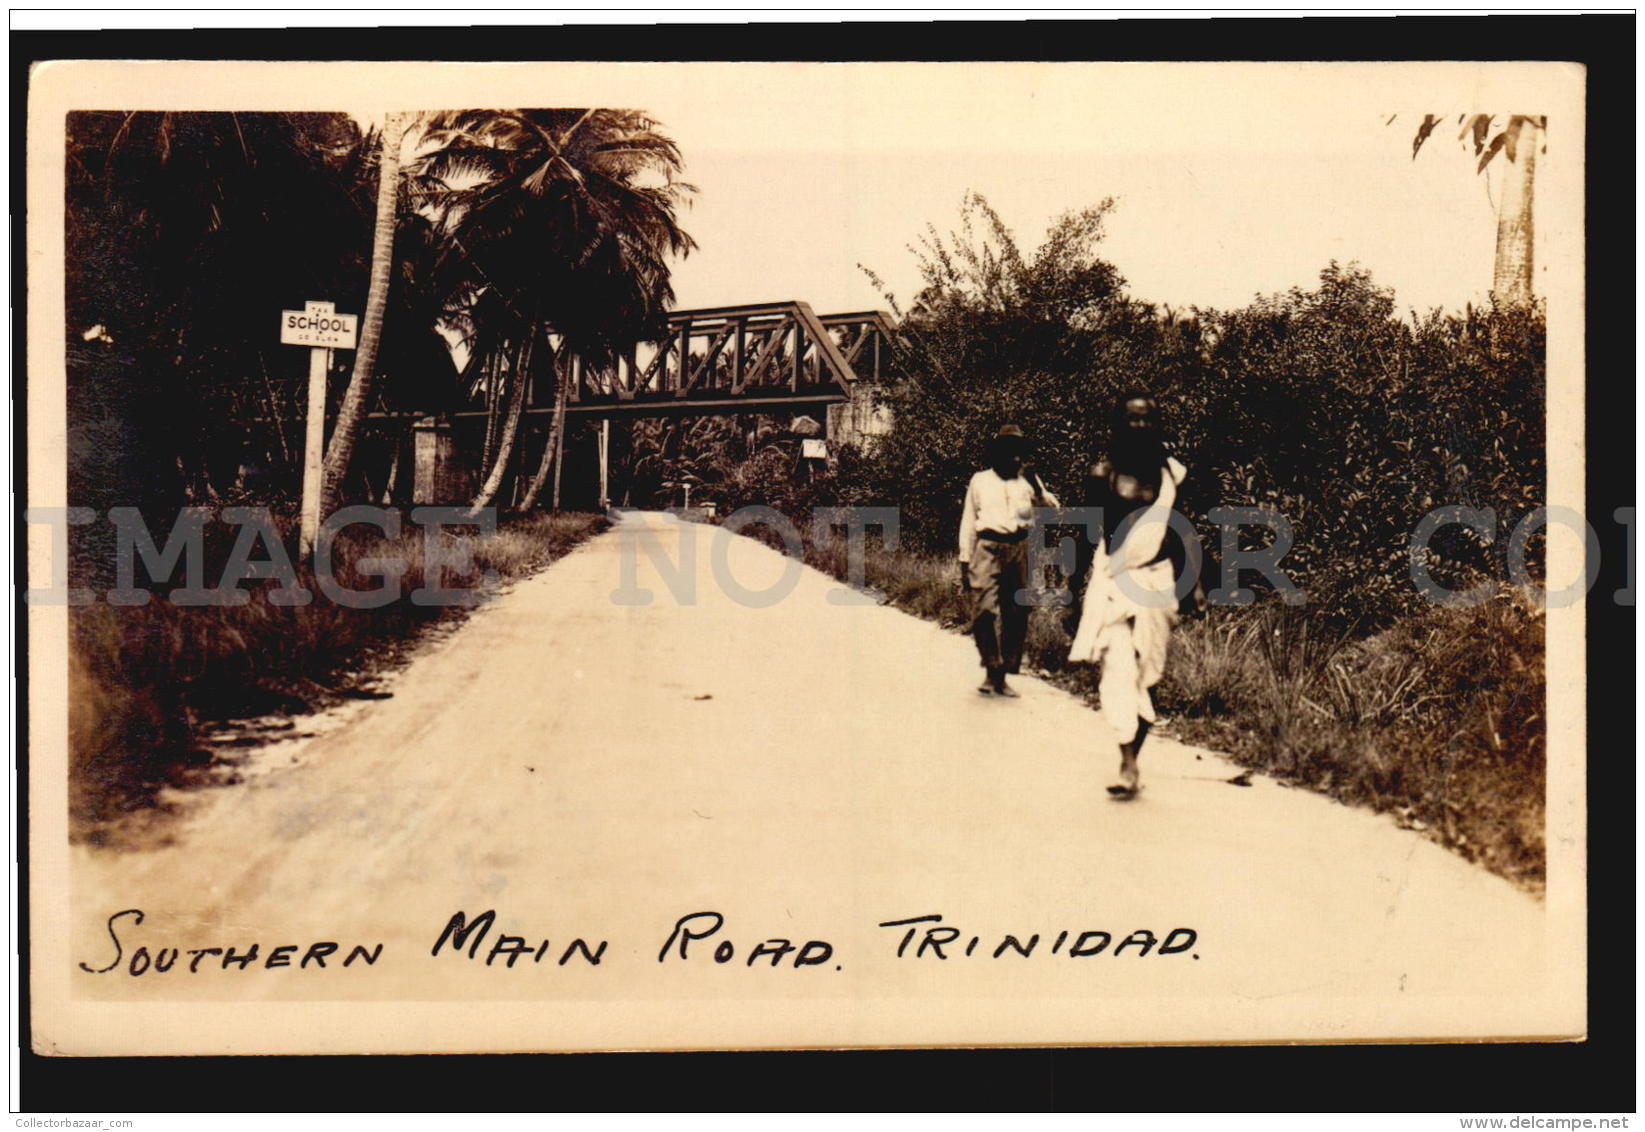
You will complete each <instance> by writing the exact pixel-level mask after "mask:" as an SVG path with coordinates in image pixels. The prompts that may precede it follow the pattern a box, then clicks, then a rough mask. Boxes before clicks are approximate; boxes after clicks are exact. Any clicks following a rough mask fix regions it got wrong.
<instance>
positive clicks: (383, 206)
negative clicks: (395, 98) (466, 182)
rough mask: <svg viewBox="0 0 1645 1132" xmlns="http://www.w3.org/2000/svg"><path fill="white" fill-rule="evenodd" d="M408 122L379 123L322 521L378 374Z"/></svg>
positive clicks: (396, 115) (401, 118)
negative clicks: (365, 274) (354, 333)
mask: <svg viewBox="0 0 1645 1132" xmlns="http://www.w3.org/2000/svg"><path fill="white" fill-rule="evenodd" d="M409 124H410V119H409V118H408V117H407V116H406V114H405V113H404V112H403V111H390V112H389V113H388V114H387V115H386V116H385V117H384V119H383V140H382V155H381V157H380V158H379V159H378V164H377V222H376V225H375V226H374V227H373V229H372V235H371V283H370V286H369V288H368V289H367V291H366V310H365V317H364V318H363V319H361V326H360V342H359V347H358V348H357V349H356V350H355V352H354V372H353V373H351V374H350V375H349V379H348V392H347V393H345V394H344V395H343V405H342V408H341V409H340V410H338V413H337V425H336V429H335V431H334V432H333V433H332V437H331V447H330V449H329V450H328V451H327V452H326V464H325V477H324V480H325V488H324V490H323V491H321V493H320V517H321V521H322V522H323V521H324V520H325V516H326V515H328V514H330V513H331V511H332V510H333V509H334V508H335V507H336V505H337V495H338V492H339V491H340V490H341V488H342V485H343V477H344V476H346V475H347V474H348V465H349V461H350V460H351V459H353V457H354V444H355V441H356V440H357V439H358V438H359V434H360V424H361V422H362V421H363V420H364V419H365V415H366V411H367V409H368V408H370V405H371V385H372V381H373V379H374V377H375V376H376V374H375V371H376V368H377V345H378V343H379V342H381V341H382V334H383V312H384V311H385V310H386V309H387V307H388V286H389V278H390V275H391V273H392V269H393V267H394V225H395V220H396V218H397V216H398V205H399V196H400V143H401V141H402V140H403V139H404V137H405V133H406V127H407V126H408V125H409Z"/></svg>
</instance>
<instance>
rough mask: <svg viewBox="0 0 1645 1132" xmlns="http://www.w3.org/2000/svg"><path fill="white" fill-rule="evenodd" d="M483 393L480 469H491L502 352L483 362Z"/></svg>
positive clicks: (495, 447) (495, 449)
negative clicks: (484, 396)
mask: <svg viewBox="0 0 1645 1132" xmlns="http://www.w3.org/2000/svg"><path fill="white" fill-rule="evenodd" d="M484 373H485V391H486V436H485V443H484V444H482V445H481V446H480V467H482V468H489V467H491V461H492V460H493V459H495V458H496V455H497V416H498V413H499V412H500V408H499V406H500V405H501V403H502V402H501V400H500V399H499V398H498V396H497V377H498V375H499V374H501V373H502V351H501V350H499V351H497V352H496V353H493V354H492V355H491V356H490V357H488V358H486V360H485V367H484Z"/></svg>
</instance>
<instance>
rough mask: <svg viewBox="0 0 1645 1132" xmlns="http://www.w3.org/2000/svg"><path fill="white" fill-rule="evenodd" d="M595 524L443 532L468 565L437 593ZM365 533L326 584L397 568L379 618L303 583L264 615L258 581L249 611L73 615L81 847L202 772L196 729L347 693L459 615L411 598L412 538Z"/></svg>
mask: <svg viewBox="0 0 1645 1132" xmlns="http://www.w3.org/2000/svg"><path fill="white" fill-rule="evenodd" d="M605 525H606V520H605V519H604V518H603V517H601V516H596V515H581V514H569V515H534V516H528V517H523V518H519V519H513V520H509V521H507V522H505V523H503V524H502V525H501V526H500V528H499V529H498V530H497V532H496V533H495V534H494V535H492V536H490V537H484V538H482V537H480V536H479V535H477V534H475V533H465V532H461V531H456V530H448V531H442V532H440V538H441V539H442V540H443V543H444V546H445V548H446V549H450V548H451V544H459V543H460V544H462V547H463V548H464V549H466V550H467V551H468V552H469V559H470V563H471V566H470V568H469V569H468V570H466V571H459V570H454V569H452V568H450V567H447V568H445V570H444V576H443V578H442V584H443V585H445V586H447V587H449V588H453V589H468V590H472V591H473V592H475V593H476V594H479V593H483V592H484V590H483V588H482V579H483V578H484V577H485V576H486V575H488V574H495V575H496V580H497V581H498V582H500V583H506V582H508V581H512V580H515V579H518V578H521V577H524V576H525V575H527V574H529V573H531V572H533V571H535V570H538V569H541V568H542V567H543V566H545V565H547V564H548V563H550V562H552V561H553V560H554V559H556V558H558V557H560V556H561V555H563V554H565V553H566V552H567V551H568V550H570V549H571V548H572V547H573V546H575V545H576V544H577V543H579V542H581V541H582V540H583V539H586V538H588V537H589V536H590V535H592V534H594V533H596V532H598V531H599V530H602V529H603V528H604V527H605ZM361 530H362V529H361V528H358V527H356V528H350V529H349V532H345V534H344V535H343V536H342V537H341V538H339V539H338V542H337V545H336V548H335V553H334V555H333V562H334V574H335V577H336V579H337V582H338V583H339V584H340V585H343V586H347V587H349V588H351V589H360V590H368V589H372V588H374V587H376V586H378V585H381V584H382V583H381V580H380V578H379V577H377V576H376V574H375V573H372V572H367V571H366V570H363V569H362V564H363V563H365V562H366V560H369V559H378V560H386V561H389V562H397V563H400V564H401V565H402V566H403V569H404V573H403V576H402V582H401V597H400V598H399V600H397V601H394V602H392V603H390V604H387V605H384V606H382V607H381V608H377V609H358V608H353V607H349V606H345V605H340V604H338V603H336V602H333V601H329V600H327V599H326V598H324V597H323V596H321V594H320V592H319V590H318V589H317V587H316V585H315V583H314V580H313V577H312V575H310V574H307V573H303V574H300V576H299V583H300V584H302V585H304V586H305V587H306V588H308V589H310V590H311V591H313V592H314V594H315V598H314V600H313V601H312V602H311V603H310V604H308V605H303V606H286V605H276V604H273V603H272V602H270V601H269V600H267V593H268V584H267V583H254V584H252V585H250V586H248V587H246V588H247V590H248V593H249V596H250V601H248V602H247V603H246V604H245V605H238V606H181V605H176V604H173V603H172V602H171V601H169V600H167V599H166V598H165V597H164V596H157V597H156V598H155V599H153V600H151V601H150V602H149V603H148V604H147V605H142V606H127V607H121V606H111V605H107V604H96V605H89V606H81V607H76V608H74V609H73V610H71V614H72V616H71V619H70V635H71V648H70V656H69V674H68V678H69V704H70V710H69V716H70V718H69V782H70V791H69V808H70V821H71V828H72V829H73V830H74V831H75V832H76V834H77V835H78V836H80V837H82V838H85V839H88V840H92V841H96V840H97V839H98V828H97V827H98V824H99V823H103V822H107V821H108V820H110V819H112V818H114V817H116V816H117V815H118V814H120V813H121V812H124V811H128V810H132V809H135V808H139V807H142V806H144V805H147V804H149V803H150V802H151V801H152V800H153V797H154V795H155V792H156V791H157V790H158V788H160V787H161V786H164V785H167V784H174V783H179V782H183V781H186V780H187V779H188V778H189V776H190V773H191V771H192V770H193V769H195V768H198V767H200V766H202V765H203V764H205V763H207V762H209V760H210V755H209V753H208V752H207V751H206V749H205V747H204V745H203V744H202V742H201V738H200V737H201V734H202V730H203V728H204V727H205V726H207V725H209V724H212V723H215V722H220V721H224V720H231V719H245V718H248V717H254V716H261V715H267V714H271V713H287V714H295V713H299V712H303V711H307V710H311V709H313V708H315V707H318V706H321V705H323V704H326V703H328V702H331V701H332V700H334V699H336V698H337V697H338V696H339V695H344V694H348V693H349V692H350V691H351V690H354V691H357V690H358V688H359V687H360V685H361V683H362V681H363V680H365V679H367V678H369V677H370V675H371V674H373V673H374V672H377V671H380V670H381V669H382V668H383V667H384V666H386V665H390V664H392V663H394V662H395V661H396V660H397V659H398V658H399V657H400V656H401V654H402V653H403V652H404V650H405V646H406V645H407V643H408V642H410V641H412V640H413V639H414V638H415V637H416V636H417V634H418V632H419V631H420V630H421V629H423V628H424V627H425V626H427V625H429V624H430V623H432V622H434V621H437V620H440V619H443V618H447V617H452V616H460V615H461V614H462V612H463V610H462V608H461V607H453V606H422V605H415V604H413V603H412V602H411V601H410V600H409V594H410V593H411V592H412V591H413V590H414V589H416V588H418V587H420V586H422V585H423V584H424V583H425V580H426V578H427V574H428V571H427V570H426V566H425V561H424V555H425V553H426V550H427V546H426V544H425V542H424V537H423V531H422V529H421V528H417V527H411V526H409V525H408V527H407V528H406V530H405V533H404V534H402V535H401V536H400V537H398V538H395V539H387V538H384V537H381V536H379V535H374V534H366V533H361ZM284 533H286V534H288V535H289V531H288V532H284ZM218 553H220V549H219V548H215V547H214V548H213V550H211V551H208V556H207V557H208V561H207V564H206V566H207V569H206V576H207V577H208V578H209V579H215V577H216V576H217V574H218V572H219V571H220V570H221V561H220V560H218V561H211V560H210V559H212V558H215V557H217V554H218Z"/></svg>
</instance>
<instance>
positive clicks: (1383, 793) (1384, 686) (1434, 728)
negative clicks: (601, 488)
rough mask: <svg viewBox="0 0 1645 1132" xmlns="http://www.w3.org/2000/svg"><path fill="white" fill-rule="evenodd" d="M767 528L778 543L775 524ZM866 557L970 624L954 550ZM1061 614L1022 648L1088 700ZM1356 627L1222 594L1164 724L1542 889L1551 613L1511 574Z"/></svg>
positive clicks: (1036, 626) (884, 574)
mask: <svg viewBox="0 0 1645 1132" xmlns="http://www.w3.org/2000/svg"><path fill="white" fill-rule="evenodd" d="M762 531H763V528H753V529H751V530H750V532H749V533H750V534H753V535H756V537H758V536H759V535H760V533H761V532H762ZM768 541H769V542H770V543H771V545H773V546H775V547H777V548H778V549H782V544H781V542H780V540H778V539H776V538H775V536H772V537H770V539H769V540H768ZM804 554H805V559H806V561H807V562H808V563H809V564H810V565H812V566H815V567H816V568H817V569H819V570H822V571H824V572H825V573H828V574H830V575H832V576H833V577H836V578H840V579H844V578H846V577H847V560H846V547H845V540H844V538H843V537H836V538H830V539H826V540H823V541H821V542H816V541H813V540H812V538H811V537H810V533H809V531H808V532H807V534H806V538H805V552H804ZM864 565H865V570H864V577H863V580H864V583H865V584H866V585H867V586H868V587H869V588H871V589H875V590H879V591H882V592H883V593H884V594H885V600H887V601H888V602H889V603H891V604H892V605H895V606H897V607H898V608H900V609H903V610H906V611H907V612H909V613H912V614H914V615H916V616H919V617H923V618H926V619H928V620H932V621H936V622H938V623H940V624H942V625H945V626H947V627H949V628H954V629H961V628H963V627H964V625H965V624H966V618H967V614H966V600H965V597H964V595H963V593H962V592H961V591H960V590H959V587H958V585H957V584H956V583H957V568H956V567H955V565H954V559H953V558H952V557H950V556H936V555H928V554H922V553H918V552H912V551H886V550H884V549H881V548H878V547H876V546H874V545H873V543H872V540H870V544H869V546H868V548H867V552H866V556H865V564H864ZM1063 613H1064V611H1063V610H1060V609H1057V608H1054V607H1040V608H1036V609H1035V610H1034V611H1033V613H1032V615H1031V616H1030V618H1029V623H1028V638H1027V641H1026V644H1025V648H1024V656H1025V661H1026V663H1027V664H1028V665H1029V666H1030V667H1032V668H1035V669H1038V670H1040V671H1042V672H1044V673H1045V674H1046V675H1047V676H1048V677H1049V678H1050V679H1051V680H1052V681H1053V682H1054V683H1056V684H1058V685H1060V686H1062V687H1064V688H1066V689H1068V690H1070V691H1072V692H1075V693H1076V694H1079V695H1081V696H1083V697H1085V698H1086V699H1087V700H1089V701H1091V702H1095V699H1096V686H1097V677H1098V675H1099V673H1098V672H1097V671H1096V670H1095V669H1094V668H1093V667H1092V666H1089V665H1073V666H1070V665H1068V664H1066V659H1067V655H1068V638H1067V636H1066V634H1065V633H1064V632H1063V628H1062V618H1063ZM1352 624H1353V618H1352V615H1351V611H1345V610H1343V609H1341V608H1325V607H1323V606H1315V605H1307V606H1301V607H1293V606H1287V605H1285V604H1283V603H1281V602H1278V601H1267V602H1261V603H1258V604H1256V605H1252V606H1247V607H1220V608H1212V609H1211V610H1209V611H1208V613H1207V614H1206V616H1205V617H1203V618H1200V619H1196V620H1190V621H1185V622H1183V623H1182V624H1180V625H1178V627H1177V629H1176V631H1175V632H1174V633H1173V634H1172V641H1171V652H1170V656H1169V659H1168V662H1167V665H1166V670H1165V677H1164V679H1163V681H1162V682H1161V684H1160V686H1159V688H1158V689H1157V690H1156V692H1155V700H1156V703H1157V704H1158V706H1159V708H1160V710H1161V711H1162V712H1163V713H1164V715H1165V716H1166V722H1165V724H1164V728H1165V730H1166V731H1168V732H1170V733H1174V734H1175V735H1177V736H1178V737H1180V738H1182V739H1185V740H1188V741H1191V742H1197V743H1201V744H1204V745H1206V746H1210V747H1213V748H1216V749H1218V750H1221V751H1224V752H1226V753H1227V754H1228V755H1229V756H1230V757H1232V758H1233V759H1234V760H1235V761H1236V762H1238V763H1240V764H1242V765H1244V766H1246V767H1249V768H1252V769H1254V770H1258V771H1260V772H1262V773H1264V774H1268V775H1271V776H1273V777H1275V778H1277V779H1279V780H1280V781H1282V782H1285V783H1287V784H1290V785H1295V786H1301V787H1307V788H1310V789H1314V790H1318V791H1320V792H1322V793H1325V794H1328V795H1330V796H1331V797H1333V798H1336V799H1338V800H1340V801H1343V802H1346V803H1350V804H1354V805H1362V806H1368V807H1370V808H1372V809H1374V810H1377V811H1379V812H1387V813H1390V814H1391V815H1392V816H1393V817H1394V818H1395V820H1396V821H1397V822H1398V823H1399V824H1400V825H1402V826H1404V827H1406V828H1409V829H1414V830H1418V831H1421V832H1423V833H1425V834H1426V835H1427V836H1430V837H1432V838H1434V839H1435V840H1437V841H1439V842H1440V843H1441V844H1444V845H1446V846H1447V847H1449V848H1450V849H1452V850H1454V851H1455V852H1457V853H1459V854H1461V855H1462V856H1464V857H1466V858H1468V859H1469V860H1472V861H1476V862H1478V863H1479V864H1481V865H1483V866H1485V867H1486V868H1488V869H1490V870H1491V871H1493V872H1496V873H1498V874H1500V875H1502V876H1504V877H1507V878H1508V879H1510V880H1512V881H1514V882H1515V883H1516V884H1519V885H1520V886H1522V887H1524V888H1526V889H1529V890H1531V891H1540V889H1541V887H1542V884H1543V882H1544V875H1545V873H1544V870H1545V856H1544V841H1543V815H1544V810H1545V803H1544V786H1545V781H1546V749H1545V738H1544V735H1545V732H1544V724H1543V720H1544V702H1545V698H1546V687H1545V684H1546V681H1545V677H1544V673H1543V655H1544V653H1543V623H1542V615H1541V610H1540V609H1539V608H1538V607H1537V606H1536V605H1535V604H1534V602H1533V601H1531V600H1530V599H1529V598H1527V597H1526V595H1525V594H1524V593H1523V592H1522V591H1520V590H1518V589H1516V588H1513V587H1510V586H1502V587H1500V588H1499V590H1498V591H1497V592H1496V594H1495V595H1494V596H1493V597H1492V598H1491V600H1490V601H1488V602H1486V603H1484V604H1483V605H1480V606H1477V607H1475V608H1471V609H1458V608H1441V607H1438V606H1434V607H1430V608H1427V609H1424V610H1421V611H1419V612H1417V613H1415V614H1412V615H1409V616H1406V617H1404V618H1401V619H1400V620H1398V621H1396V622H1395V623H1394V624H1393V625H1392V626H1391V627H1390V628H1387V629H1385V630H1382V631H1380V632H1377V633H1375V634H1373V635H1370V636H1365V637H1356V636H1354V634H1353V632H1352V629H1351V626H1352ZM1345 626H1348V627H1346V628H1345ZM1144 757H1145V758H1146V751H1145V752H1144Z"/></svg>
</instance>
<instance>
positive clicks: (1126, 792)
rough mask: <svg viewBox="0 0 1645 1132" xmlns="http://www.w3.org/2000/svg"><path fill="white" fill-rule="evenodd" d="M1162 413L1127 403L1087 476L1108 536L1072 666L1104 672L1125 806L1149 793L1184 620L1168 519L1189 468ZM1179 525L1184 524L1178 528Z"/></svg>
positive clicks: (1135, 401) (1089, 582) (1086, 574)
mask: <svg viewBox="0 0 1645 1132" xmlns="http://www.w3.org/2000/svg"><path fill="white" fill-rule="evenodd" d="M1157 415H1158V409H1157V406H1156V405H1155V402H1154V399H1153V398H1152V397H1150V396H1148V395H1146V394H1134V395H1131V396H1128V397H1126V398H1124V399H1122V401H1121V402H1120V405H1119V406H1118V409H1117V411H1116V415H1115V428H1114V434H1113V443H1112V449H1111V452H1110V455H1109V457H1108V458H1107V459H1105V460H1101V461H1099V462H1097V463H1096V464H1093V465H1092V466H1091V468H1090V470H1089V472H1088V476H1087V484H1088V488H1087V492H1086V495H1087V499H1086V502H1087V504H1088V505H1091V506H1097V507H1100V508H1102V511H1103V531H1102V534H1101V536H1100V537H1098V538H1097V539H1095V540H1094V541H1093V542H1092V543H1091V544H1090V550H1089V556H1090V565H1089V567H1088V569H1087V568H1083V567H1081V568H1079V569H1077V571H1076V576H1077V577H1078V578H1079V579H1081V580H1083V581H1084V591H1085V592H1084V598H1083V600H1082V601H1080V602H1079V604H1078V615H1077V619H1076V621H1075V625H1076V627H1075V629H1074V632H1073V638H1074V639H1073V642H1072V644H1071V645H1070V646H1069V653H1068V659H1069V661H1070V662H1073V663H1089V664H1097V665H1100V666H1101V674H1100V676H1099V678H1098V684H1097V694H1098V698H1099V710H1100V712H1101V715H1102V718H1103V721H1104V722H1105V724H1106V725H1107V727H1108V729H1109V730H1110V731H1111V732H1112V734H1113V738H1114V741H1115V742H1116V743H1118V744H1119V749H1120V773H1119V781H1118V782H1116V783H1114V784H1113V785H1111V786H1109V787H1108V791H1109V793H1110V794H1112V795H1114V796H1115V797H1119V798H1130V797H1135V796H1136V794H1137V792H1138V790H1139V789H1140V788H1141V784H1140V777H1141V776H1140V773H1139V771H1138V767H1137V758H1138V755H1139V754H1140V753H1141V750H1142V743H1143V740H1144V739H1145V738H1146V737H1147V734H1148V729H1149V727H1150V726H1151V725H1152V724H1153V723H1154V722H1155V719H1156V715H1155V712H1154V702H1153V695H1152V689H1153V687H1154V686H1155V685H1156V684H1158V683H1159V681H1160V678H1161V676H1163V675H1164V673H1165V658H1166V651H1167V649H1168V647H1169V645H1170V640H1171V628H1172V626H1174V625H1175V624H1176V622H1177V619H1178V609H1179V605H1180V597H1179V593H1178V579H1179V578H1180V577H1181V575H1182V573H1183V570H1184V557H1185V555H1184V544H1183V541H1182V539H1181V537H1180V534H1179V532H1177V531H1173V530H1172V529H1171V525H1170V521H1169V517H1170V515H1171V513H1172V510H1173V508H1174V507H1175V504H1176V501H1177V489H1178V487H1179V486H1180V485H1181V484H1182V482H1183V479H1184V478H1185V477H1186V475H1187V472H1188V469H1187V468H1186V466H1184V465H1183V464H1182V462H1181V461H1179V460H1177V459H1176V458H1175V457H1172V456H1169V455H1167V454H1166V452H1165V448H1164V445H1163V442H1162V441H1161V440H1160V437H1159V429H1158V424H1157ZM1179 521H1180V520H1179Z"/></svg>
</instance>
